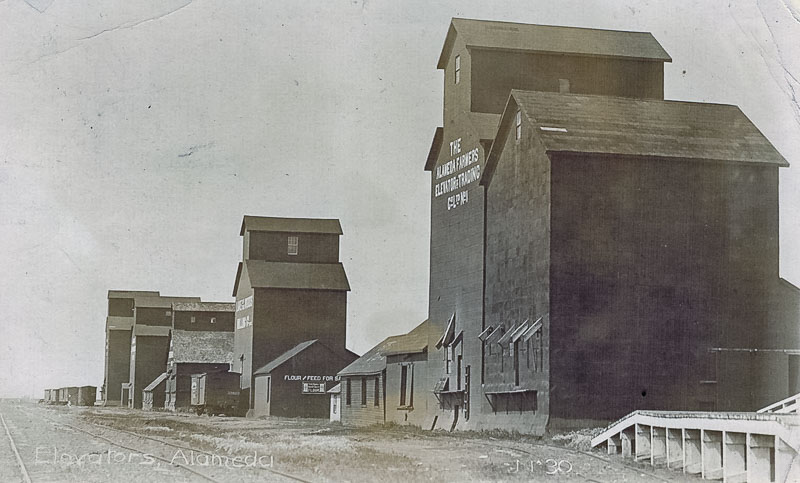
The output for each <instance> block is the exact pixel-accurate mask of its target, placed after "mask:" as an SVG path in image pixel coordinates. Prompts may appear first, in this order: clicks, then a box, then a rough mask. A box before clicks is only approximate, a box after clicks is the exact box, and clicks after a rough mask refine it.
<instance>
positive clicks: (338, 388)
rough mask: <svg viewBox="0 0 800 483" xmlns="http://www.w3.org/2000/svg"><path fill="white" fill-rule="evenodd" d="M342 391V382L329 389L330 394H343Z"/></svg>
mask: <svg viewBox="0 0 800 483" xmlns="http://www.w3.org/2000/svg"><path fill="white" fill-rule="evenodd" d="M341 393H342V383H341V382H340V383H339V384H337V385H335V386H333V387H332V388H330V389H328V394H341Z"/></svg>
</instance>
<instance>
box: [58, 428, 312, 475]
mask: <svg viewBox="0 0 800 483" xmlns="http://www.w3.org/2000/svg"><path fill="white" fill-rule="evenodd" d="M45 419H48V420H50V421H52V422H53V423H56V424H61V425H63V426H66V427H69V428H72V429H74V430H77V431H81V432H83V433H86V434H89V435H92V436H95V437H98V438H101V439H106V438H104V437H103V436H99V435H94V434H93V433H91V432H89V431H86V430H84V429H81V428H78V427H76V426H72V425H70V424H66V423H62V422H59V421H55V420H53V419H51V418H48V417H47V416H45ZM86 422H87V423H88V424H91V425H93V426H97V427H99V428H103V429H106V430H111V431H117V432H120V433H125V434H128V435H131V436H134V437H136V438H141V439H147V440H150V441H155V442H157V443H159V444H163V445H165V446H170V447H173V448H177V449H182V450H187V451H193V452H195V453H197V454H203V455H207V456H214V454H213V453H210V452H208V451H204V450H200V449H197V448H193V447H191V446H184V445H180V444H176V443H172V442H170V441H164V440H163V439H160V438H154V437H152V436H146V435H143V434H139V433H136V432H134V431H128V430H126V429H119V428H114V427H112V426H108V425H105V424H98V423H94V422H91V421H86ZM106 440H107V439H106ZM107 441H110V440H107ZM114 444H117V445H118V443H114ZM118 446H119V445H118ZM125 449H128V450H129V451H137V450H136V449H130V448H125ZM153 457H155V458H158V459H160V460H162V461H166V462H167V463H170V464H173V465H176V466H180V467H182V468H184V469H187V470H189V471H192V472H195V471H194V470H193V469H192V468H189V467H188V466H185V465H181V464H178V463H173V462H171V461H170V460H167V459H166V458H159V457H157V456H155V455H153ZM256 468H260V469H263V470H266V471H269V472H270V473H273V474H275V475H278V476H282V477H284V478H287V479H289V480H292V481H299V482H301V483H313V482H311V481H309V480H305V479H303V478H300V477H299V476H295V475H292V474H289V473H285V472H283V471H278V470H276V469H273V468H268V467H264V466H257V467H256ZM195 473H196V472H195ZM203 476H204V478H207V479H208V478H210V477H208V476H207V475H203ZM211 481H216V480H213V479H212V480H211Z"/></svg>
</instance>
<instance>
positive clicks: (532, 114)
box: [481, 90, 789, 185]
mask: <svg viewBox="0 0 800 483" xmlns="http://www.w3.org/2000/svg"><path fill="white" fill-rule="evenodd" d="M517 108H519V110H520V111H521V112H522V113H523V115H524V118H525V119H526V120H527V122H528V123H529V124H530V126H531V128H532V129H534V131H535V136H536V138H537V139H538V140H540V142H541V146H542V148H543V149H544V150H545V152H547V153H548V154H553V153H581V154H585V153H589V154H598V155H619V156H637V157H642V156H645V157H651V158H661V159H663V158H672V159H682V160H683V159H689V160H698V161H712V162H723V163H748V164H758V165H774V166H788V165H789V163H787V162H786V160H785V159H784V158H783V156H781V155H780V153H778V151H776V150H775V148H774V147H773V146H772V144H771V143H770V142H769V141H768V140H767V139H766V138H765V137H764V135H763V134H761V132H760V131H759V130H758V128H757V127H756V126H755V125H753V123H752V122H751V121H750V120H749V119H748V118H747V116H745V115H744V113H742V111H741V110H739V108H738V107H736V106H733V105H725V104H708V103H698V102H683V101H662V100H655V99H631V98H623V97H609V96H596V95H584V94H558V93H553V92H534V91H520V90H512V91H511V96H510V97H509V100H508V103H507V104H506V108H505V111H504V113H503V117H502V118H501V121H500V126H499V128H498V131H497V137H496V138H495V141H494V143H493V144H492V148H491V150H490V151H489V155H488V156H487V160H486V168H485V169H484V172H483V176H482V177H481V183H482V184H484V185H488V184H489V183H490V182H491V178H492V175H493V173H494V169H495V167H496V165H497V162H498V160H499V159H500V155H501V154H502V150H503V147H504V145H505V141H504V140H505V139H506V136H508V135H511V134H512V133H513V130H512V127H513V126H512V125H513V123H514V117H515V115H516V111H517Z"/></svg>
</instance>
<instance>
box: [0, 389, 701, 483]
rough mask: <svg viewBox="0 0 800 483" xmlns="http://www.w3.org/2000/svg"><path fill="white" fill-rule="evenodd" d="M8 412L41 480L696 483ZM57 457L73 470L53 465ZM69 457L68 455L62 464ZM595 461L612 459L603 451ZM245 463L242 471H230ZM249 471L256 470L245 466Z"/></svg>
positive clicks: (467, 440)
mask: <svg viewBox="0 0 800 483" xmlns="http://www.w3.org/2000/svg"><path fill="white" fill-rule="evenodd" d="M0 413H2V414H3V415H4V418H5V419H6V422H7V423H9V430H10V431H11V434H12V436H13V437H14V440H15V442H16V443H17V447H18V449H19V451H20V453H21V454H22V455H23V459H24V460H25V463H26V465H27V466H28V471H29V472H30V474H31V478H32V480H33V481H148V482H158V481H202V480H201V478H200V476H198V475H194V474H192V473H189V472H188V471H187V470H185V469H183V468H179V467H176V466H173V465H170V464H168V463H164V462H161V461H157V460H156V462H155V463H154V464H151V465H148V464H144V463H143V462H142V461H141V460H138V459H136V458H134V460H133V461H130V462H129V461H124V462H115V461H114V458H112V459H111V461H108V460H109V454H111V455H112V456H116V454H117V453H124V454H126V455H130V454H132V453H137V454H146V455H151V456H152V457H162V458H165V459H167V460H168V461H173V462H176V463H181V464H183V465H185V466H188V467H190V468H192V469H194V470H196V471H199V472H201V473H203V474H205V475H207V476H209V477H211V478H213V479H215V480H217V481H237V482H238V481H291V477H296V478H299V479H301V480H306V481H315V482H316V481H321V482H324V481H353V482H361V481H374V480H380V481H382V482H393V481H398V482H412V481H429V480H437V481H520V480H524V481H554V480H557V481H599V482H611V481H631V482H633V481H665V480H666V481H698V479H697V478H690V477H686V476H684V475H682V474H680V473H677V472H674V471H667V470H665V469H654V468H651V467H649V466H647V465H643V464H633V463H632V462H631V461H629V460H623V459H621V458H613V459H610V460H601V459H598V458H595V457H592V456H590V455H587V454H585V453H582V452H577V451H574V450H572V449H570V448H566V447H564V446H563V443H559V442H553V441H552V440H548V441H539V440H534V439H531V438H514V437H509V436H508V435H505V436H503V435H490V434H485V433H446V432H435V433H431V432H427V431H421V430H415V429H410V428H377V427H373V428H363V429H353V428H346V427H342V426H341V425H340V424H337V423H329V422H327V421H321V420H309V419H284V418H266V419H255V420H248V419H243V418H228V417H208V416H196V415H194V414H189V413H178V414H172V413H165V412H143V411H136V410H127V409H118V408H92V409H86V408H66V407H56V406H44V405H36V404H31V403H28V404H15V403H10V402H8V401H5V402H0ZM66 425H70V426H74V427H75V428H79V429H83V430H87V431H89V432H91V433H93V434H95V435H97V436H101V437H105V438H108V439H110V440H111V441H113V442H114V443H116V444H120V445H124V446H126V447H128V448H132V449H135V450H136V451H131V450H130V449H123V448H120V447H117V446H114V445H113V444H111V443H109V442H106V441H103V440H99V439H97V437H95V436H90V435H87V434H85V433H82V432H79V431H76V430H74V429H72V428H70V427H69V426H66ZM119 430H125V431H131V432H134V433H136V434H135V435H131V434H128V433H125V432H121V431H119ZM3 433H4V432H3ZM137 435H141V436H137ZM2 436H3V437H4V438H5V441H4V443H3V444H0V481H21V480H19V478H20V476H19V471H18V469H17V468H16V463H15V461H14V456H13V454H12V453H11V450H10V447H8V438H7V437H5V434H3V435H2ZM142 436H147V437H149V438H154V439H156V440H157V441H154V440H153V439H144V438H142ZM557 440H558V438H556V441H557ZM165 442H166V443H172V444H174V445H177V446H178V447H176V446H167V445H165V444H164V443H165ZM40 447H44V448H46V449H45V450H42V449H39V454H40V458H39V460H40V461H39V462H38V463H36V450H37V448H40ZM53 448H55V449H53ZM54 453H55V454H56V455H57V456H58V458H64V461H56V462H52V461H51V460H48V459H47V457H49V458H51V459H52V456H53V454H54ZM64 454H66V455H70V456H61V455H64ZM592 454H594V455H596V456H600V457H601V458H608V457H607V456H606V455H604V454H603V453H602V452H595V453H592ZM43 455H44V456H46V457H43ZM72 455H75V456H76V457H77V458H80V456H81V455H88V456H84V464H80V463H79V462H76V461H75V460H76V457H72V459H71V461H70V457H71V456H72ZM95 455H97V456H95ZM236 457H238V458H239V459H238V460H236V462H238V463H239V465H238V466H237V465H236V464H233V463H232V461H233V459H234V458H236ZM97 458H101V462H100V463H95V462H94V461H95V460H96V459H97ZM103 458H104V459H103ZM120 458H121V457H119V456H116V459H120ZM212 458H215V459H212ZM225 462H227V465H226V464H225ZM243 462H244V463H250V464H249V465H247V466H245V467H239V466H241V463H243ZM259 465H260V466H263V467H259ZM626 465H627V466H626ZM15 478H17V480H15Z"/></svg>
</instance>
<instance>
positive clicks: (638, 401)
mask: <svg viewBox="0 0 800 483" xmlns="http://www.w3.org/2000/svg"><path fill="white" fill-rule="evenodd" d="M552 167H553V171H552V172H553V175H552V201H551V203H552V220H551V230H552V231H551V248H552V252H551V274H552V278H551V285H550V286H551V333H550V339H551V341H550V344H551V349H552V350H551V357H550V363H551V374H552V381H551V387H554V388H555V387H557V388H558V389H557V390H555V389H554V390H553V391H552V392H551V415H552V416H553V417H557V418H584V417H586V416H587V415H591V416H593V417H595V418H604V419H615V418H618V417H621V416H623V415H624V414H626V413H628V412H629V411H632V410H634V409H671V410H682V409H690V410H691V409H709V408H711V409H717V410H755V409H756V407H754V405H753V398H752V395H753V392H754V390H756V389H757V387H756V385H755V383H754V378H753V377H752V373H751V372H750V371H752V366H751V365H750V364H749V363H748V362H747V360H746V359H740V360H739V361H732V362H731V363H730V364H728V365H726V367H723V368H722V369H721V370H722V371H723V372H727V373H728V380H729V381H733V380H735V381H737V382H736V383H735V384H733V385H728V386H725V385H721V384H719V385H716V386H715V385H709V384H701V381H702V380H707V379H715V378H720V379H724V378H726V376H725V374H709V369H708V368H709V367H710V364H709V357H710V355H709V352H708V349H709V348H712V347H752V346H754V345H755V346H757V345H758V344H760V343H761V342H762V341H761V340H759V339H760V337H759V334H763V333H764V331H765V328H766V320H767V314H768V306H767V305H768V300H769V290H770V286H771V285H772V283H773V281H774V279H775V278H776V277H777V270H778V266H777V247H778V245H777V242H778V231H777V230H778V226H777V222H778V218H777V168H774V167H755V166H747V165H730V164H727V165H726V164H712V163H701V162H693V161H686V162H682V161H674V160H673V161H659V160H645V159H629V160H620V159H613V158H598V157H589V156H583V157H559V158H556V159H554V160H553V163H552ZM733 375H735V376H736V377H735V378H733V377H730V376H733Z"/></svg>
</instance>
